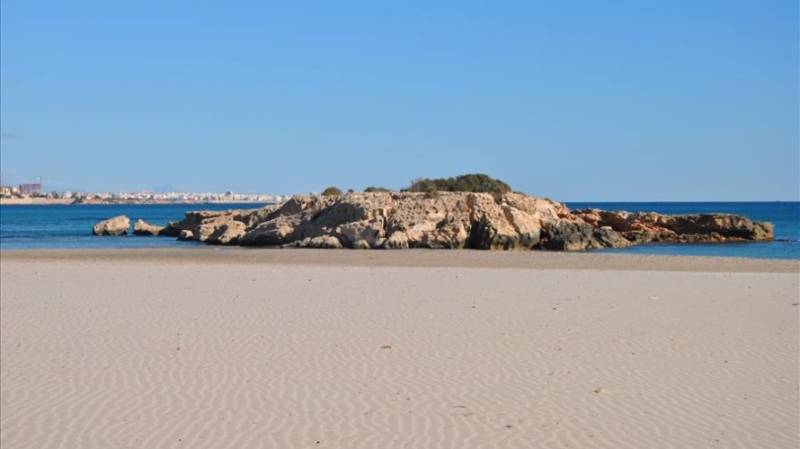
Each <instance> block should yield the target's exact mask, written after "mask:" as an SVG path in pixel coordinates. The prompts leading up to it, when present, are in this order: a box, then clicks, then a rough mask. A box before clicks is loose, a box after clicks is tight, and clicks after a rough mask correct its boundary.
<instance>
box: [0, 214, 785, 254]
mask: <svg viewBox="0 0 800 449" xmlns="http://www.w3.org/2000/svg"><path fill="white" fill-rule="evenodd" d="M565 204H567V206H568V207H570V208H571V209H586V208H598V209H604V210H627V211H632V212H633V211H644V212H657V213H660V214H703V213H729V214H736V215H744V216H747V217H749V218H751V219H753V220H756V221H769V222H771V223H773V224H774V225H775V240H774V241H771V242H743V243H715V244H666V243H664V244H662V243H659V244H647V245H639V246H633V247H628V248H615V249H600V250H592V252H599V253H623V254H624V253H635V254H653V255H673V256H677V255H679V256H718V257H744V258H763V259H800V202H796V201H747V202H719V201H718V202H597V201H585V202H566V203H565ZM263 206H264V204H254V203H199V204H113V205H96V204H93V205H3V206H0V249H6V250H11V249H81V248H157V247H161V248H163V247H174V248H192V247H198V246H204V245H203V244H202V243H199V242H194V241H189V242H186V241H179V240H177V239H175V238H170V237H139V236H133V235H128V236H122V237H98V236H93V235H92V233H91V227H92V225H93V224H94V223H96V222H97V221H99V220H104V219H107V218H110V217H112V216H116V215H127V216H128V217H130V218H131V220H133V221H135V220H136V219H139V218H141V219H143V220H146V221H148V222H150V223H153V224H158V225H164V224H166V223H167V222H169V221H177V220H180V219H182V218H183V215H184V212H186V211H190V210H227V209H253V208H259V207H263Z"/></svg>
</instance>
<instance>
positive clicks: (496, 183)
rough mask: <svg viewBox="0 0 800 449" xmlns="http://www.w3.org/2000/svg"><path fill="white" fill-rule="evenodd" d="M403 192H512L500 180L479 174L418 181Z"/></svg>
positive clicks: (509, 187)
mask: <svg viewBox="0 0 800 449" xmlns="http://www.w3.org/2000/svg"><path fill="white" fill-rule="evenodd" d="M403 191H407V192H434V191H443V192H490V193H506V192H510V191H511V186H509V185H508V184H506V183H505V182H503V181H501V180H499V179H494V178H491V177H489V176H487V175H484V174H480V173H478V174H468V175H461V176H456V177H455V178H437V179H427V178H421V179H416V180H414V182H412V183H411V185H410V186H409V187H408V188H407V189H403Z"/></svg>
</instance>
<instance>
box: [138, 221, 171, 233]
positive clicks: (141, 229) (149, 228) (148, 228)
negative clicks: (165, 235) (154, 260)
mask: <svg viewBox="0 0 800 449" xmlns="http://www.w3.org/2000/svg"><path fill="white" fill-rule="evenodd" d="M164 228H165V227H164V226H156V225H153V224H150V223H148V222H146V221H144V220H142V219H141V218H140V219H138V220H136V223H135V224H134V225H133V234H134V235H160V234H161V232H163V231H164Z"/></svg>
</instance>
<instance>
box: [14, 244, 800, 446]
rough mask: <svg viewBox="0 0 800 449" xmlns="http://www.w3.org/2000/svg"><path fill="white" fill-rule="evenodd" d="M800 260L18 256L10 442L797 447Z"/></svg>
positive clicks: (343, 254) (133, 253) (371, 254)
mask: <svg viewBox="0 0 800 449" xmlns="http://www.w3.org/2000/svg"><path fill="white" fill-rule="evenodd" d="M799 267H800V264H799V263H797V262H774V261H748V260H737V259H724V260H723V259H710V258H685V257H682V258H669V257H643V256H609V255H593V254H581V255H572V254H543V253H535V254H532V253H489V252H478V251H364V252H357V251H293V250H284V251H253V250H250V251H248V250H241V249H231V250H230V251H229V250H227V249H226V250H214V249H207V248H206V249H202V250H175V249H171V250H141V251H137V250H116V251H60V252H58V251H24V252H10V251H3V252H2V253H0V276H1V277H0V280H1V281H2V282H1V283H0V285H1V287H0V307H1V308H0V311H1V314H0V362H1V363H0V376H1V377H2V378H1V379H0V381H1V383H0V388H1V390H0V393H2V394H1V396H0V446H2V448H3V449H14V448H37V449H39V448H40V449H46V448H82V449H91V448H143V449H157V448H310V447H314V448H317V447H329V448H395V447H397V448H401V447H403V448H488V447H492V448H504V447H507V448H567V447H569V448H772V449H777V448H797V447H798V446H800V428H798V422H799V421H800V405H799V404H800V397H799V395H800V392H799V391H798V352H799V351H798V349H799V348H798V346H799V342H798V339H799V338H800V337H799V336H798V332H799V329H800V328H799V326H798V321H800V307H798V305H797V303H798V301H800V299H798V297H799V296H800V275H798V272H799V271H800V270H799V269H798V268H799Z"/></svg>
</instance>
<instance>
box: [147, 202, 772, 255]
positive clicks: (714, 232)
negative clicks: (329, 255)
mask: <svg viewBox="0 0 800 449" xmlns="http://www.w3.org/2000/svg"><path fill="white" fill-rule="evenodd" d="M160 235H170V236H174V237H178V238H180V239H183V240H199V241H202V242H206V243H209V244H217V245H231V244H237V245H243V246H284V247H311V248H342V247H344V248H354V249H370V248H386V249H395V248H476V249H506V250H508V249H547V250H559V251H579V250H585V249H593V248H609V247H613V248H616V247H624V246H629V245H635V244H641V243H648V242H728V241H747V240H771V239H772V237H773V227H772V225H771V224H770V223H758V222H753V221H751V220H750V219H748V218H746V217H741V216H734V215H724V214H702V215H681V216H670V215H660V214H656V213H653V212H650V213H644V212H635V213H631V212H624V211H621V212H609V211H602V210H597V209H586V210H579V211H570V210H569V209H568V208H567V207H566V206H565V205H564V204H561V203H559V202H556V201H552V200H548V199H544V198H535V197H530V196H526V195H524V194H521V193H494V194H491V193H467V192H433V193H430V192H429V193H410V192H403V193H396V192H370V193H347V194H344V195H339V196H316V195H310V196H303V195H297V196H294V197H292V198H291V199H290V200H288V201H286V202H285V203H283V204H281V205H279V206H270V207H266V208H262V209H255V210H230V211H196V212H187V213H186V216H185V218H184V219H183V220H181V221H179V222H173V223H170V224H168V225H167V226H166V227H165V228H164V229H163V230H162V231H161V232H160Z"/></svg>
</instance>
